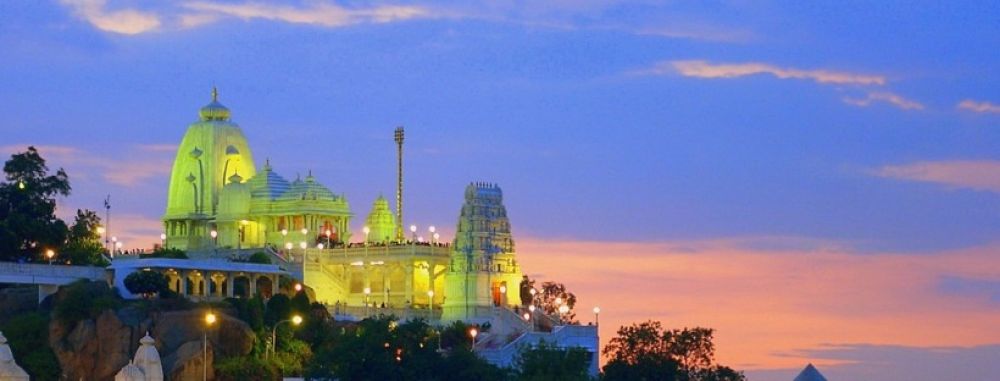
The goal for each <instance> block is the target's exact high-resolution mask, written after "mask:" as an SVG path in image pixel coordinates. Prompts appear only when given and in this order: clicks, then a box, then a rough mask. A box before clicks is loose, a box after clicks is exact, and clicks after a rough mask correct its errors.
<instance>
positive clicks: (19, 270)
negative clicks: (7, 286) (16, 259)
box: [0, 262, 106, 280]
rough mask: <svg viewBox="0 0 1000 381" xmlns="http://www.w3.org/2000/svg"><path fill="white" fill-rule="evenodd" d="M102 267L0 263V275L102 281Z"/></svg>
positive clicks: (103, 270) (103, 271)
mask: <svg viewBox="0 0 1000 381" xmlns="http://www.w3.org/2000/svg"><path fill="white" fill-rule="evenodd" d="M105 272H106V270H105V269H104V268H103V267H92V266H63V265H43V264H34V263H13V262H0V275H8V276H30V277H48V278H75V279H90V280H102V279H104V276H105V275H104V274H105Z"/></svg>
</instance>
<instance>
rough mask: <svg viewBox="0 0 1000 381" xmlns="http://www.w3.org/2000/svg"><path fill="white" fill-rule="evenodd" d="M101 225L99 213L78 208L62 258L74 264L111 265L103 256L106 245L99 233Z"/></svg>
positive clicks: (61, 254)
mask: <svg viewBox="0 0 1000 381" xmlns="http://www.w3.org/2000/svg"><path fill="white" fill-rule="evenodd" d="M100 225H101V218H100V217H98V216H97V213H94V212H93V211H91V210H80V209H77V210H76V220H75V221H74V222H73V226H71V227H70V228H69V237H68V239H67V240H66V244H65V245H63V247H62V250H61V252H60V253H59V255H60V258H61V259H65V260H66V262H68V264H73V265H88V266H107V265H109V263H108V261H107V260H106V259H104V256H103V253H104V245H102V244H101V235H100V234H99V233H97V227H98V226H100Z"/></svg>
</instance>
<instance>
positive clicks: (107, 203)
mask: <svg viewBox="0 0 1000 381" xmlns="http://www.w3.org/2000/svg"><path fill="white" fill-rule="evenodd" d="M110 236H111V195H110V194H108V197H106V198H105V199H104V248H105V249H107V250H108V256H109V257H114V254H113V253H112V252H111V250H112V249H113V248H110V246H109V245H110V243H111V241H109V240H108V237H110Z"/></svg>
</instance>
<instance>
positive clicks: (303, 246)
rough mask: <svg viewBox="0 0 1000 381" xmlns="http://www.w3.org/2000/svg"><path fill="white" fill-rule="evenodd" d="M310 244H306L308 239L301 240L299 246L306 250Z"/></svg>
mask: <svg viewBox="0 0 1000 381" xmlns="http://www.w3.org/2000/svg"><path fill="white" fill-rule="evenodd" d="M308 246H309V245H308V244H306V241H302V242H299V247H301V248H302V250H305V249H306V247H308Z"/></svg>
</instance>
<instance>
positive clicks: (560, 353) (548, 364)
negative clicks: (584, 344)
mask: <svg viewBox="0 0 1000 381" xmlns="http://www.w3.org/2000/svg"><path fill="white" fill-rule="evenodd" d="M516 364H517V366H516V368H517V369H518V370H519V373H520V374H519V375H518V379H519V380H524V381H546V380H590V375H589V374H588V372H587V369H588V367H589V366H590V353H589V352H587V350H585V349H583V348H579V347H573V348H569V349H561V348H557V347H555V346H553V345H552V344H548V343H546V342H544V341H543V342H541V343H540V344H539V345H538V346H535V347H531V348H525V349H523V350H522V351H521V352H520V354H519V355H518V358H517V361H516Z"/></svg>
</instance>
